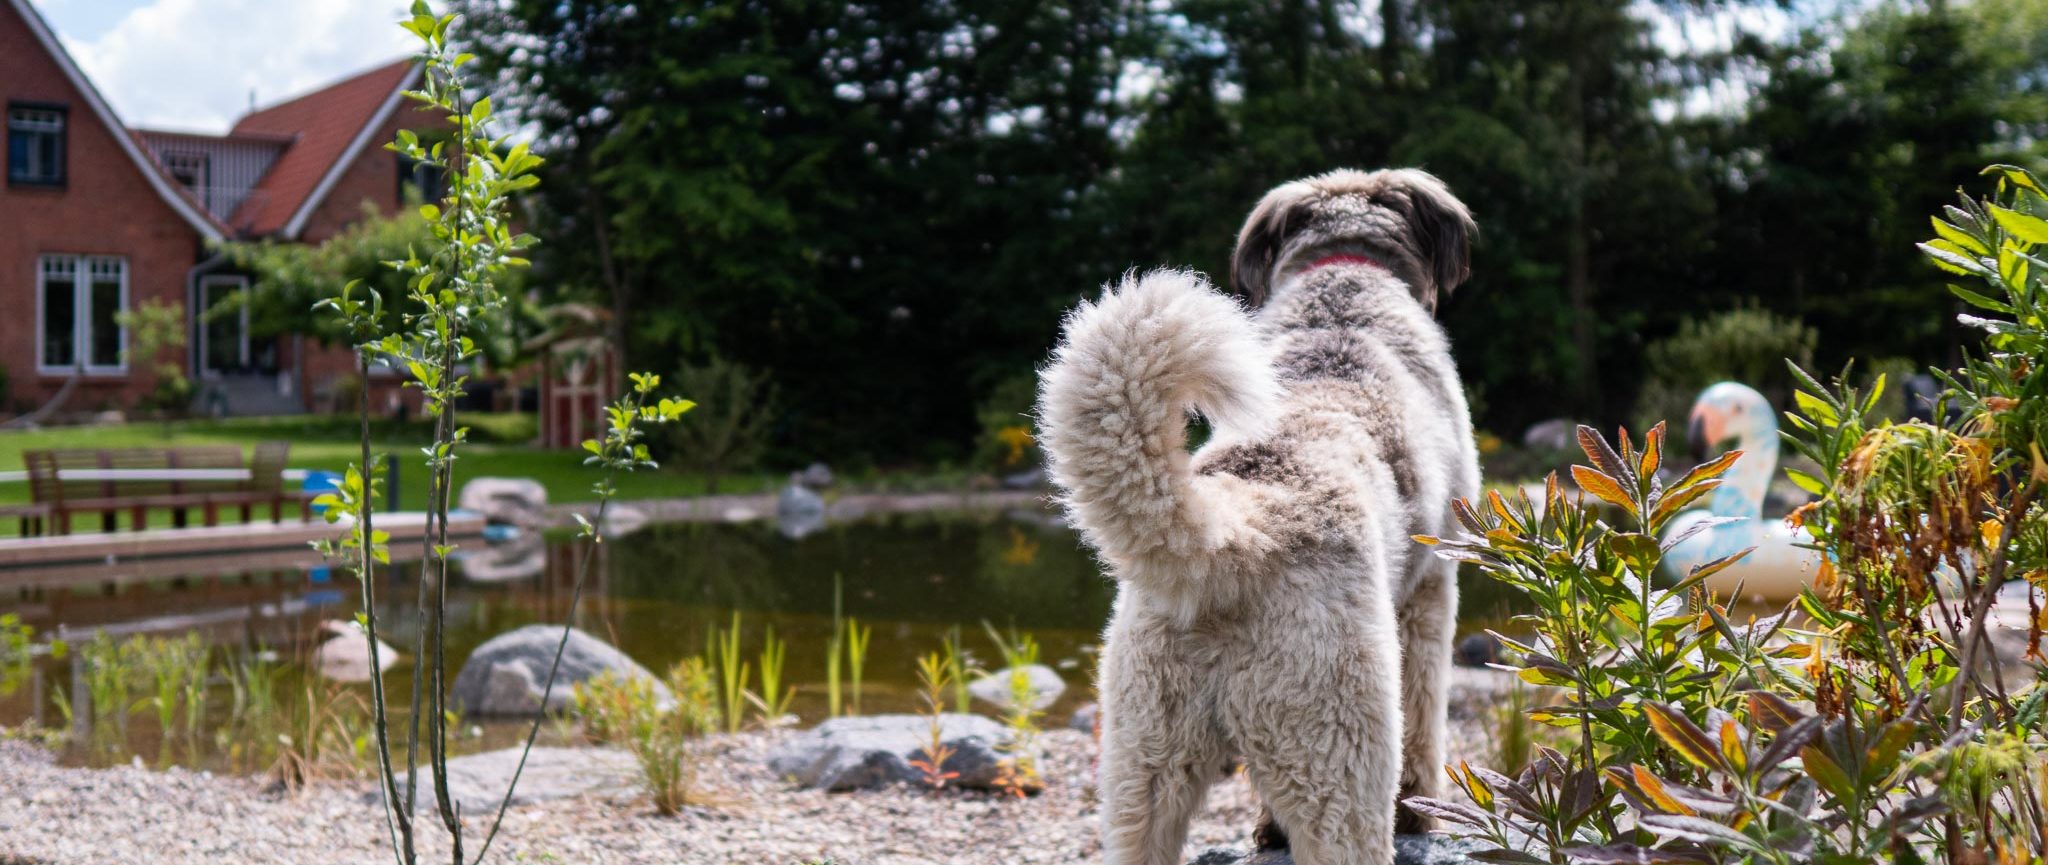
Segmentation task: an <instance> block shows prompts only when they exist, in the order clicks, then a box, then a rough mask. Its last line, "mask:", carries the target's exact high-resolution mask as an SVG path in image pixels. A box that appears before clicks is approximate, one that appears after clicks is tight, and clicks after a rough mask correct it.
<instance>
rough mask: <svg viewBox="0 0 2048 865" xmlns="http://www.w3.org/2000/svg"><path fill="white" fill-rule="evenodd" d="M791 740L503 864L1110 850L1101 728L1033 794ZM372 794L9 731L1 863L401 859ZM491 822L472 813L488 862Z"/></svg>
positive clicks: (554, 832)
mask: <svg viewBox="0 0 2048 865" xmlns="http://www.w3.org/2000/svg"><path fill="white" fill-rule="evenodd" d="M1506 679H1507V677H1506V676H1505V675H1503V674H1497V673H1492V672H1490V671H1477V670H1459V671H1458V676H1457V677H1456V680H1455V681H1456V683H1457V684H1456V687H1455V690H1454V694H1453V700H1452V741H1453V743H1454V747H1453V749H1452V754H1451V758H1452V759H1454V760H1456V759H1473V760H1480V759H1484V758H1485V755H1486V753H1487V752H1488V750H1489V746H1488V742H1487V737H1488V735H1489V730H1490V727H1489V726H1488V724H1489V720H1488V719H1489V717H1490V715H1489V712H1488V710H1489V708H1490V707H1492V706H1494V705H1496V704H1498V703H1499V702H1500V700H1499V697H1500V694H1501V691H1502V689H1504V688H1505V687H1506V686H1507V683H1506ZM789 735H793V734H791V733H788V732H777V733H742V734H739V735H734V736H718V737H714V738H713V739H711V740H709V741H708V743H707V744H706V746H705V755H706V758H705V760H704V769H703V781H702V784H701V788H702V790H703V796H704V804H702V805H698V806H693V807H690V808H687V809H685V810H684V812H683V813H682V814H680V815H678V816H676V817H660V816H657V815H655V814H654V812H653V809H652V808H651V807H650V806H649V805H648V804H647V801H646V799H645V798H644V797H641V796H639V795H637V794H627V793H592V794H587V795H583V796H580V797H574V798H567V799H559V800H555V801H550V802H540V803H535V804H531V805H520V806H515V807H513V808H512V810H511V811H510V813H509V815H508V816H507V817H506V822H505V829H504V832H503V834H502V835H501V836H500V838H499V840H498V842H497V843H496V844H495V845H494V846H493V849H492V851H491V856H490V859H489V860H488V861H490V862H493V863H531V862H562V863H574V865H600V863H621V865H641V863H646V865H654V863H661V865H695V863H704V865H727V863H771V865H794V863H805V862H813V861H820V860H824V859H827V858H830V859H831V860H833V861H834V862H836V863H839V865H885V863H886V865H950V863H960V865H988V863H1004V865H1010V863H1062V865H1064V863H1084V862H1094V861H1097V860H1099V858H1100V854H1101V851H1100V845H1099V843H1098V841H1097V833H1098V831H1099V824H1098V815H1097V811H1096V800H1095V791H1094V784H1093V779H1094V774H1095V772H1094V767H1095V760H1096V756H1097V748H1096V744H1095V742H1094V740H1093V739H1092V738H1091V737H1090V736H1089V735H1087V734H1085V733H1080V732H1075V731H1072V730H1065V729H1055V730H1049V731H1047V732H1046V733H1045V735H1044V739H1043V741H1044V745H1045V749H1046V757H1045V760H1044V762H1043V764H1042V765H1043V767H1044V770H1045V775H1046V778H1047V786H1046V790H1045V792H1044V793H1042V794H1040V795H1038V796H1036V797H1032V798H1030V799H1025V800H1021V801H1020V800H1016V799H1012V798H1008V797H1005V796H1001V795H995V794H986V793H967V792H959V791H950V790H948V791H937V792H934V791H929V790H922V789H914V788H908V787H898V788H893V789H887V790H880V791H871V792H856V793H838V794H834V793H825V792H821V791H816V790H799V789H794V788H792V787H791V786H790V785H789V784H788V783H786V782H785V781H784V780H782V779H780V778H777V777H775V776H774V775H773V774H772V773H771V772H770V771H769V770H768V769H767V768H766V761H767V755H768V753H769V752H770V751H771V750H772V748H773V746H774V745H775V743H777V742H778V741H780V740H781V738H782V737H786V736H789ZM370 789H372V785H371V784H369V783H368V782H365V781H359V780H338V781H323V782H318V783H315V784H313V785H311V786H310V787H308V788H306V789H304V790H302V791H299V792H297V793H283V792H280V791H277V790H274V789H271V788H269V787H268V786H267V785H266V784H265V783H264V782H263V781H262V780H260V779H256V778H248V777H236V776H227V775H215V774H211V773H198V772H190V771H186V770H181V769H172V770H168V771H162V772H157V771H150V770H147V769H143V768H140V767H136V766H122V767H116V768H111V769H80V768H67V767H62V766H58V765H56V764H55V763H54V761H53V760H52V759H51V758H50V755H49V754H48V752H46V751H44V750H42V749H41V748H39V747H37V746H35V745H32V744H29V743H27V742H22V741H0V863H5V865H21V863H37V865H44V863H49V865H59V863H62V865H70V863H106V862H120V863H131V862H132V863H144V862H147V863H165V865H178V863H193V865H198V863H207V865H214V863H220V865H233V863H316V862H317V863H322V865H325V863H382V862H388V861H389V859H388V858H387V853H386V852H385V850H386V846H385V841H384V829H383V815H382V811H381V806H379V805H378V804H376V802H375V800H374V798H372V797H369V796H366V795H365V792H366V791H368V790H370ZM1257 807H1258V803H1257V797H1256V796H1255V795H1254V794H1253V792H1252V790H1251V787H1250V785H1249V784H1248V783H1247V782H1246V781H1245V779H1244V778H1243V777H1242V776H1233V777H1230V778H1226V779H1223V780H1222V781H1220V782H1219V783H1217V785H1216V786H1215V787H1214V788H1213V789H1212V791H1211V793H1210V796H1209V800H1208V804H1207V805H1206V806H1204V808H1203V809H1202V811H1201V813H1200V815H1199V816H1198V817H1197V818H1196V820H1195V824H1194V828H1193V831H1192V833H1191V837H1190V840H1189V852H1190V855H1192V854H1193V852H1194V851H1197V850H1200V849H1202V848H1204V847H1209V846H1228V845H1243V844H1245V843H1246V842H1247V839H1248V836H1249V834H1250V831H1251V827H1252V824H1253V821H1254V819H1255V817H1256V813H1257ZM428 820H429V821H430V822H431V821H432V818H431V817H429V818H428ZM483 822H484V821H483V819H482V818H481V817H477V818H472V819H471V820H470V828H469V836H470V838H471V839H472V840H471V842H470V847H471V849H470V850H469V851H468V853H469V854H470V855H472V856H473V855H474V843H475V840H474V839H475V838H477V837H479V836H480V835H481V833H482V832H483V831H484V826H483V825H481V824H483ZM423 835H424V836H425V837H427V838H429V839H432V840H431V841H430V842H429V843H428V844H427V845H426V847H427V849H426V850H423V851H422V856H423V861H439V860H441V859H444V858H445V857H446V853H445V849H444V848H443V847H442V846H441V841H440V838H439V836H438V834H437V833H436V832H434V831H425V832H423ZM549 857H552V858H549Z"/></svg>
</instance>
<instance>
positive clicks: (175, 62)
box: [29, 0, 412, 132]
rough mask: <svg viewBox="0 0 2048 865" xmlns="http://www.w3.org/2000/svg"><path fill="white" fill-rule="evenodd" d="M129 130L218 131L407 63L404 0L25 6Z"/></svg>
mask: <svg viewBox="0 0 2048 865" xmlns="http://www.w3.org/2000/svg"><path fill="white" fill-rule="evenodd" d="M29 2H30V3H32V4H34V5H35V7H36V9H37V10H38V11H40V12H41V13H42V15H43V18H44V19H45V20H47V21H48V22H49V23H50V27H51V28H52V29H54V30H56V31H57V35H58V37H59V38H60V39H62V40H63V42H64V47H65V49H66V50H68V51H70V52H71V56H72V58H73V59H75V60H77V61H78V65H79V66H80V67H82V68H83V69H84V70H85V74H86V75H87V76H88V77H90V78H91V79H92V80H93V83H94V84H95V85H96V86H98V87H99V90H100V92H101V93H102V94H104V95H105V96H106V97H107V100H108V101H109V102H112V103H113V105H114V110H115V111H116V112H118V113H119V114H120V115H121V119H122V120H124V121H126V122H127V123H129V124H130V125H134V126H144V127H151V128H166V129H183V130H192V131H200V132H221V131H225V130H226V129H227V127H228V125H229V124H230V123H232V122H233V120H234V118H235V117H237V116H239V115H241V114H242V113H243V112H245V111H247V110H248V108H249V103H250V97H251V94H252V93H253V94H254V96H255V100H256V102H257V103H258V104H262V105H267V104H270V103H273V102H277V101H280V100H282V99H285V98H288V97H291V96H295V95H298V94H300V93H304V92H306V91H307V90H311V89H314V88H317V87H319V86H320V85H322V84H326V83H328V82H330V81H333V80H335V79H338V78H342V77H344V76H347V75H349V74H351V73H354V72H358V71H361V70H363V69H367V68H370V67H372V66H377V65H379V64H382V63H385V62H388V61H390V60H393V59H396V58H399V57H402V56H405V54H406V53H408V52H409V51H410V50H411V47H412V46H411V43H410V40H411V38H412V37H411V35H410V34H408V33H406V32H405V31H403V30H400V29H398V27H397V26H396V23H395V22H396V21H397V20H398V18H399V17H400V15H401V14H402V13H403V12H404V11H405V9H406V7H408V6H409V5H410V4H409V3H407V2H405V0H29Z"/></svg>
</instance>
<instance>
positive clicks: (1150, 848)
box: [1097, 705, 1225, 865]
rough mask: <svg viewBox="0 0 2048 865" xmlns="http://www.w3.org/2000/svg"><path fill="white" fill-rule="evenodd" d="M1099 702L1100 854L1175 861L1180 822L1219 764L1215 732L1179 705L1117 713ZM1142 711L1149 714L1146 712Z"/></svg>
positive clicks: (1131, 864) (1112, 861)
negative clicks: (1135, 714) (1139, 714)
mask: <svg viewBox="0 0 2048 865" xmlns="http://www.w3.org/2000/svg"><path fill="white" fill-rule="evenodd" d="M1117 714H1118V713H1117V712H1116V711H1115V710H1114V709H1112V708H1110V707H1109V706H1108V705H1105V706H1104V710H1103V733H1102V768H1101V773H1100V777H1099V779H1098V782H1097V788H1098V790H1099V791H1100V794H1101V797H1102V813H1103V818H1104V820H1103V835H1102V848H1103V850H1102V852H1103V857H1102V858H1103V861H1104V862H1105V863H1107V865H1180V862H1181V847H1182V846H1183V845H1184V844H1186V842H1187V835H1188V823H1189V822H1190V821H1191V820H1193V819H1194V816H1195V812H1196V811H1197V810H1200V809H1201V807H1202V800H1203V799H1205V798H1206V797H1207V796H1208V794H1209V785H1211V784H1213V783H1215V781H1216V778H1217V776H1218V774H1219V773H1220V772H1221V771H1222V769H1223V763H1224V761H1225V757H1224V754H1223V748H1222V745H1221V741H1220V739H1221V737H1220V736H1217V735H1216V734H1214V733H1213V732H1211V731H1208V730H1204V729H1199V728H1198V727H1197V726H1196V725H1195V724H1194V723H1191V722H1192V720H1193V716H1192V715H1191V714H1189V713H1186V712H1179V713H1175V714H1170V715H1165V716H1155V717H1148V718H1145V719H1144V720H1143V721H1138V719H1135V718H1133V719H1127V720H1129V721H1132V723H1125V722H1124V720H1126V719H1119V718H1118V717H1117ZM1145 714H1150V713H1149V712H1147V713H1145Z"/></svg>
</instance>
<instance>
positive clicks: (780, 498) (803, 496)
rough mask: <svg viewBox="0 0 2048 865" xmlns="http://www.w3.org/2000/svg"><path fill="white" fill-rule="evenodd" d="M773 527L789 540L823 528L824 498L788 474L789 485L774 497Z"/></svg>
mask: <svg viewBox="0 0 2048 865" xmlns="http://www.w3.org/2000/svg"><path fill="white" fill-rule="evenodd" d="M775 527H776V530H777V531H780V532H781V533H782V535H783V537H786V538H789V539H790V540H800V539H802V538H803V537H804V536H805V535H808V534H810V533H812V532H815V531H817V530H819V529H822V528H824V527H825V498H824V497H823V496H820V495H818V494H817V493H816V492H814V491H812V490H811V488H810V487H807V486H804V485H803V484H802V483H800V482H799V481H798V480H797V476H796V475H794V474H792V475H790V480H789V486H786V487H783V488H782V492H781V493H780V494H778V495H777V496H776V497H775Z"/></svg>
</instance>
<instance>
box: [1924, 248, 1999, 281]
mask: <svg viewBox="0 0 2048 865" xmlns="http://www.w3.org/2000/svg"><path fill="white" fill-rule="evenodd" d="M1920 251H1921V252H1923V253H1925V254H1926V255H1927V257H1928V259H1930V260H1932V261H1933V262H1934V266H1936V267H1939V268H1941V269H1942V270H1946V271H1948V272H1950V273H1953V274H1956V275H1958V276H1991V275H1992V274H1991V270H1990V269H1989V268H1986V267H1985V266H1984V265H1982V264H1980V263H1978V262H1977V260H1976V259H1973V258H1969V257H1967V256H1962V255H1957V254H1955V253H1953V252H1950V251H1948V250H1946V249H1941V248H1939V247H1936V246H1934V245H1933V244H1927V243H1923V244H1920Z"/></svg>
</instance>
